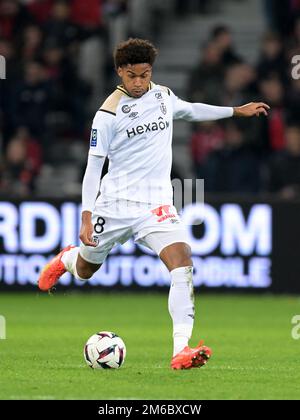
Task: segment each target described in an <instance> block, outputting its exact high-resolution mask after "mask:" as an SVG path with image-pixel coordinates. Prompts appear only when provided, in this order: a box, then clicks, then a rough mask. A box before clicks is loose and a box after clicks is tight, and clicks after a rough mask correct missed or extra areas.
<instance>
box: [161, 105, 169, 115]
mask: <svg viewBox="0 0 300 420" xmlns="http://www.w3.org/2000/svg"><path fill="white" fill-rule="evenodd" d="M160 110H161V112H162V113H163V114H164V115H166V113H167V107H166V105H165V104H164V103H162V104H161V105H160Z"/></svg>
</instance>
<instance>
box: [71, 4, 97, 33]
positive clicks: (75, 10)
mask: <svg viewBox="0 0 300 420" xmlns="http://www.w3.org/2000/svg"><path fill="white" fill-rule="evenodd" d="M102 3H103V0H84V1H83V0H72V1H71V15H70V17H71V20H72V22H74V23H76V24H78V25H80V26H83V27H85V28H89V29H96V28H99V26H102V24H103V18H102Z"/></svg>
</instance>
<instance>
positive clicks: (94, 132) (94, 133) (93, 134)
mask: <svg viewBox="0 0 300 420" xmlns="http://www.w3.org/2000/svg"><path fill="white" fill-rule="evenodd" d="M96 146H97V130H96V129H94V128H93V129H92V132H91V147H96Z"/></svg>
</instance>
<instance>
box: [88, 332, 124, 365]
mask: <svg viewBox="0 0 300 420" xmlns="http://www.w3.org/2000/svg"><path fill="white" fill-rule="evenodd" d="M83 355H84V359H85V361H86V363H87V364H88V365H89V366H90V367H91V368H93V369H118V368H119V367H121V366H122V364H123V363H124V360H125V356H126V347H125V343H124V341H123V340H122V339H121V338H120V337H119V336H118V335H117V334H114V333H113V332H110V331H101V332H99V333H97V334H94V335H92V336H91V337H90V338H89V339H88V341H87V342H86V345H85V346H84V350H83Z"/></svg>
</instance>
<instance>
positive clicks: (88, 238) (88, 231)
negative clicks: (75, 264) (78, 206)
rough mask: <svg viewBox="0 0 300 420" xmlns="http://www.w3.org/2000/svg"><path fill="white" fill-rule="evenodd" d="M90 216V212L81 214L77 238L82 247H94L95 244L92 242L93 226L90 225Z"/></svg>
mask: <svg viewBox="0 0 300 420" xmlns="http://www.w3.org/2000/svg"><path fill="white" fill-rule="evenodd" d="M91 216H92V214H91V213H90V212H86V211H84V212H83V213H82V223H81V227H80V234H79V238H80V240H81V242H82V243H83V244H84V245H87V246H93V247H95V246H97V244H96V243H95V242H94V241H93V232H94V226H93V224H92V217H91Z"/></svg>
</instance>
